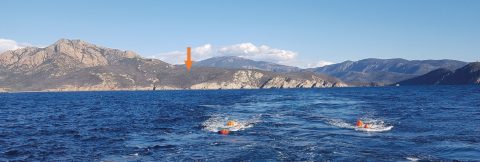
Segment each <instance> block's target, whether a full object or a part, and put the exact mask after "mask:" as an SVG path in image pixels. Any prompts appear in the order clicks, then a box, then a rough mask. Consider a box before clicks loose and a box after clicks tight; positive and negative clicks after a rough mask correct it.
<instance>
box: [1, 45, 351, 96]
mask: <svg viewBox="0 0 480 162" xmlns="http://www.w3.org/2000/svg"><path fill="white" fill-rule="evenodd" d="M341 86H346V85H345V83H343V82H341V81H340V80H338V79H335V78H331V77H328V76H324V75H319V74H314V73H309V72H307V73H304V72H295V73H275V72H270V71H262V70H245V69H225V68H211V67H195V66H194V67H193V69H192V70H191V71H186V70H185V67H184V66H175V65H170V64H168V63H165V62H163V61H160V60H156V59H146V58H142V57H140V56H138V55H137V54H135V53H134V52H130V51H122V50H117V49H110V48H105V47H100V46H96V45H93V44H90V43H87V42H84V41H81V40H67V39H62V40H59V41H57V42H56V43H55V44H53V45H50V46H48V47H45V48H34V47H27V48H22V49H17V50H14V51H7V52H5V53H2V54H0V91H99V90H152V89H153V88H154V87H155V89H156V90H171V89H256V88H321V87H341Z"/></svg>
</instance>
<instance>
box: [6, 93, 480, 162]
mask: <svg viewBox="0 0 480 162" xmlns="http://www.w3.org/2000/svg"><path fill="white" fill-rule="evenodd" d="M357 119H361V120H364V121H365V122H371V123H372V125H373V124H376V125H377V126H378V127H379V128H380V131H365V130H361V129H357V128H355V127H354V126H353V124H354V123H355V122H356V120H357ZM226 120H236V121H238V122H239V123H241V122H245V123H249V125H248V127H247V126H246V127H245V128H242V129H240V130H239V131H236V132H232V133H231V134H230V135H219V134H217V133H216V132H215V130H211V127H212V126H213V127H215V124H223V123H224V122H225V121H226ZM392 126H393V127H392ZM388 127H390V129H387V128H388ZM382 129H383V130H382ZM15 160H19V161H321V160H332V161H364V160H366V161H415V160H421V161H422V160H425V161H443V160H445V161H451V160H460V161H479V160H480V87H479V86H425V87H413V86H412V87H377V88H329V89H290V90H211V91H210V90H208V91H136V92H58V93H2V94H0V161H15Z"/></svg>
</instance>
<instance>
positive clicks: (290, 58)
mask: <svg viewBox="0 0 480 162" xmlns="http://www.w3.org/2000/svg"><path fill="white" fill-rule="evenodd" d="M0 15H1V17H2V18H1V19H0V52H2V51H5V50H11V49H17V48H22V47H25V46H38V47H45V46H48V45H50V44H52V43H54V42H55V41H57V40H58V39H61V38H67V39H82V40H84V41H87V42H91V43H93V44H97V45H100V46H104V47H110V48H117V49H122V50H132V51H135V52H137V53H139V54H140V55H142V56H144V57H152V58H158V59H162V60H164V61H167V62H169V63H181V62H182V61H183V60H184V59H185V58H184V57H185V50H186V47H188V46H190V47H192V48H193V53H192V57H193V59H194V60H202V59H206V58H209V57H214V56H240V57H244V58H249V59H254V60H262V61H270V62H275V63H281V64H286V65H293V66H299V67H315V66H322V65H325V64H329V63H339V62H342V61H346V60H360V59H365V58H383V59H387V58H405V59H456V60H461V61H468V62H472V61H477V60H480V52H479V51H480V1H478V0H448V1H447V0H421V1H419V0H388V1H386V0H364V1H358V0H329V1H327V0H261V1H259V0H237V1H233V0H202V1H198V0H191V1H187V0H170V1H169V0H161V1H156V0H150V1H149V0H135V1H127V0H101V1H99V0H82V1H60V0H47V1H27V0H2V2H1V3H0Z"/></svg>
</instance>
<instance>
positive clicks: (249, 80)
mask: <svg viewBox="0 0 480 162" xmlns="http://www.w3.org/2000/svg"><path fill="white" fill-rule="evenodd" d="M331 80H332V79H331ZM346 86H347V84H345V83H343V82H341V81H340V80H335V79H333V81H327V80H325V79H323V78H322V76H316V75H315V74H311V76H310V77H299V76H292V75H288V74H286V75H278V74H277V75H271V74H264V73H262V72H259V71H253V70H240V71H237V72H236V73H235V74H234V75H233V79H232V80H229V81H223V82H205V83H199V84H195V85H192V86H191V87H190V88H191V89H258V88H263V89H270V88H326V87H346Z"/></svg>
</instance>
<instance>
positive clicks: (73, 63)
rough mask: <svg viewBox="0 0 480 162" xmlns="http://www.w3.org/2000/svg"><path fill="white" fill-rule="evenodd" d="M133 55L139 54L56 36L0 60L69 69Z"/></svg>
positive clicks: (24, 65) (24, 66)
mask: <svg viewBox="0 0 480 162" xmlns="http://www.w3.org/2000/svg"><path fill="white" fill-rule="evenodd" d="M136 57H140V56H138V55H137V54H136V53H135V52H132V51H122V50H118V49H111V48H105V47H100V46H97V45H94V44H91V43H88V42H86V41H83V40H79V39H77V40H70V39H60V40H58V41H56V42H55V43H54V44H52V45H50V46H48V47H46V48H32V49H28V50H26V49H17V50H14V51H8V52H5V53H3V54H2V55H1V56H0V63H1V64H2V65H4V66H5V67H8V68H13V69H18V70H20V71H30V70H32V69H36V68H37V67H38V66H41V65H42V64H44V63H48V62H54V63H55V64H56V65H55V66H59V67H64V68H68V69H70V68H75V67H78V66H82V67H93V66H101V65H108V64H112V63H115V62H117V61H119V60H121V59H125V58H136ZM50 65H52V64H50Z"/></svg>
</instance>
